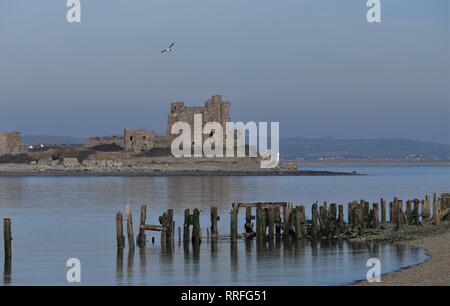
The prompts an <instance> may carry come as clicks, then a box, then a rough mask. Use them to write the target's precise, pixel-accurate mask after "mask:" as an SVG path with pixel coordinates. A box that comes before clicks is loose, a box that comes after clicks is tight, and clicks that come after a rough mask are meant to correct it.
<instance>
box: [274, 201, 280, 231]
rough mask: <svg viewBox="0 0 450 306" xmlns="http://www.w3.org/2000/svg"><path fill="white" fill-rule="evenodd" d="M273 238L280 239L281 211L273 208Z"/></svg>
mask: <svg viewBox="0 0 450 306" xmlns="http://www.w3.org/2000/svg"><path fill="white" fill-rule="evenodd" d="M274 213H275V236H276V237H277V238H280V237H281V210H280V207H279V206H277V207H275V212H274Z"/></svg>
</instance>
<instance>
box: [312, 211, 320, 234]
mask: <svg viewBox="0 0 450 306" xmlns="http://www.w3.org/2000/svg"><path fill="white" fill-rule="evenodd" d="M318 215H319V212H318V211H317V202H316V203H314V204H313V205H312V207H311V216H312V217H311V236H312V237H313V238H317V234H318V233H317V230H318V228H317V222H318V220H319V216H318Z"/></svg>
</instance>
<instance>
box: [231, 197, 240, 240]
mask: <svg viewBox="0 0 450 306" xmlns="http://www.w3.org/2000/svg"><path fill="white" fill-rule="evenodd" d="M238 205H239V204H236V205H235V203H233V204H232V207H231V217H230V238H231V241H236V240H237V239H238V225H237V222H238Z"/></svg>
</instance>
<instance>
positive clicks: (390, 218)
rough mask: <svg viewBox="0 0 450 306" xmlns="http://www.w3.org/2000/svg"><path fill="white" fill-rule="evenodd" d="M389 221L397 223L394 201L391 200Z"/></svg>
mask: <svg viewBox="0 0 450 306" xmlns="http://www.w3.org/2000/svg"><path fill="white" fill-rule="evenodd" d="M389 223H395V213H394V202H389Z"/></svg>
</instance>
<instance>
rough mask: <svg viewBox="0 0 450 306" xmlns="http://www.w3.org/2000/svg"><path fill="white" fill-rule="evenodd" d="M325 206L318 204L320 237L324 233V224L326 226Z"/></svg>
mask: <svg viewBox="0 0 450 306" xmlns="http://www.w3.org/2000/svg"><path fill="white" fill-rule="evenodd" d="M326 213H327V212H326V207H325V205H321V206H319V232H320V235H321V237H323V235H324V234H325V226H326V219H327V217H326Z"/></svg>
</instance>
